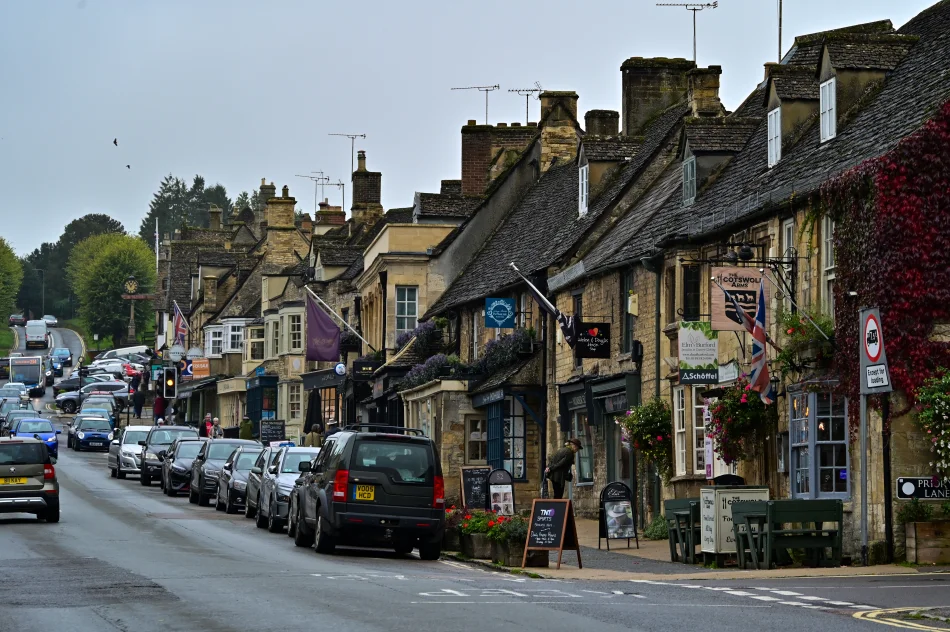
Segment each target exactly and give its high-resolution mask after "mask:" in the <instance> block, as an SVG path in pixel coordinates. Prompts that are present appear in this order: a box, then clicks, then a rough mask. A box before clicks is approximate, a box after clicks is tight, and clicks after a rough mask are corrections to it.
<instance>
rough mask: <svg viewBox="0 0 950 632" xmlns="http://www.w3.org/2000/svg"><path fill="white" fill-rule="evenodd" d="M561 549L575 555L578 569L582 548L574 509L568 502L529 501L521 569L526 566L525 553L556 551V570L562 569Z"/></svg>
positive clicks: (565, 500) (526, 555)
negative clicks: (529, 511) (529, 512)
mask: <svg viewBox="0 0 950 632" xmlns="http://www.w3.org/2000/svg"><path fill="white" fill-rule="evenodd" d="M564 549H568V550H573V551H575V552H576V553H577V568H584V566H583V565H582V564H581V547H580V544H579V543H578V541H577V525H576V524H574V507H573V506H571V501H570V500H568V499H563V500H561V499H553V498H551V499H548V498H544V499H541V498H535V499H534V500H533V501H531V517H530V518H529V519H528V541H527V542H525V547H524V557H523V558H522V559H521V568H524V567H525V565H526V564H527V562H528V551H557V567H558V568H561V557H562V556H563V555H564Z"/></svg>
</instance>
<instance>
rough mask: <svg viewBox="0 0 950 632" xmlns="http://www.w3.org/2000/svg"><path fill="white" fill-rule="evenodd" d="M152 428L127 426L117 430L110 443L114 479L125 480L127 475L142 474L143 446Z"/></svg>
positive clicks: (109, 463)
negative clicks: (140, 443) (142, 443)
mask: <svg viewBox="0 0 950 632" xmlns="http://www.w3.org/2000/svg"><path fill="white" fill-rule="evenodd" d="M151 429H152V426H126V427H125V428H121V429H119V430H117V431H116V432H118V436H113V439H112V441H111V442H110V443H109V460H108V465H109V473H110V474H111V475H112V478H125V477H126V475H127V474H141V473H142V446H140V445H139V441H145V438H146V437H148V431H149V430H151Z"/></svg>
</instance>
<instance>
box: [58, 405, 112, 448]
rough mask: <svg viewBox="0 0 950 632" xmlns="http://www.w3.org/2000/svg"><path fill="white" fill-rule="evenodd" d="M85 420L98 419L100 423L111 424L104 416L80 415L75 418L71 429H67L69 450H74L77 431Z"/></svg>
mask: <svg viewBox="0 0 950 632" xmlns="http://www.w3.org/2000/svg"><path fill="white" fill-rule="evenodd" d="M84 419H97V420H99V421H104V422H106V423H109V418H108V417H104V416H102V415H97V414H94V413H86V414H80V415H76V416H75V417H73V419H72V423H71V424H69V427H68V428H67V429H66V447H67V448H69V449H70V450H72V449H73V441H74V439H75V437H76V431H77V430H78V428H79V424H80V422H82V421H83V420H84Z"/></svg>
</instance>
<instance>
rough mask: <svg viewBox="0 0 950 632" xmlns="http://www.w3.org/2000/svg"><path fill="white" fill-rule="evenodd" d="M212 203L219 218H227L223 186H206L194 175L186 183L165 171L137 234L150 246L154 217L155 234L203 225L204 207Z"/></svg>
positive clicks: (228, 205) (228, 207) (207, 217)
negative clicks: (156, 228)
mask: <svg viewBox="0 0 950 632" xmlns="http://www.w3.org/2000/svg"><path fill="white" fill-rule="evenodd" d="M212 204H214V205H216V206H217V207H218V208H220V209H221V210H222V214H221V219H222V221H227V220H228V219H229V218H230V216H231V208H232V205H231V198H229V197H228V192H227V189H225V188H224V186H223V185H221V184H215V185H214V186H211V187H208V186H206V185H205V179H204V178H203V177H202V176H200V175H195V177H194V178H193V179H192V182H191V186H189V185H188V184H187V182H185V181H184V180H182V179H181V178H176V177H174V176H172V174H168V175H167V176H165V179H164V180H162V182H161V184H160V185H159V188H158V191H157V192H156V193H155V194H154V195H153V196H152V201H151V202H150V203H149V208H148V213H146V215H145V218H144V219H143V220H142V224H141V225H140V227H139V236H140V237H141V238H142V239H143V240H145V242H146V243H148V244H149V246H150V247H153V248H154V244H155V220H156V219H157V220H158V234H159V235H164V234H165V233H168V234H171V233H173V232H174V231H175V229H178V228H182V227H183V226H197V227H199V228H207V227H208V224H209V222H210V215H209V214H208V209H209V208H210V207H211V205H212Z"/></svg>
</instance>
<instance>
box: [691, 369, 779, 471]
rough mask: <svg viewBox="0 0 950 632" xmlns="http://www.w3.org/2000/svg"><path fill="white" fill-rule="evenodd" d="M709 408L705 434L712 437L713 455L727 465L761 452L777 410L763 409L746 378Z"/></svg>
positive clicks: (773, 408)
mask: <svg viewBox="0 0 950 632" xmlns="http://www.w3.org/2000/svg"><path fill="white" fill-rule="evenodd" d="M709 405H710V411H709V412H710V414H711V416H712V421H710V423H709V425H708V426H706V434H708V435H710V436H712V439H713V445H714V447H715V449H716V452H717V453H718V454H719V457H720V458H721V459H722V460H723V461H724V462H725V463H726V464H727V465H732V464H733V463H737V462H739V461H747V460H749V459H752V458H753V457H755V455H756V454H758V453H760V452H761V450H762V446H763V445H764V444H765V438H766V437H767V436H768V435H769V433H770V432H771V430H772V429H773V426H774V425H775V422H776V421H777V420H776V407H775V406H774V405H772V406H766V405H765V403H764V402H763V401H762V399H761V398H760V397H759V394H758V393H757V392H755V391H753V390H752V386H751V385H750V384H749V381H748V380H747V379H746V377H745V376H743V377H740V378H739V379H738V380H737V381H736V383H735V385H734V386H732V387H730V388H728V389H726V392H725V393H724V394H723V395H722V396H721V397H720V398H719V401H717V402H715V403H710V404H709Z"/></svg>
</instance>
